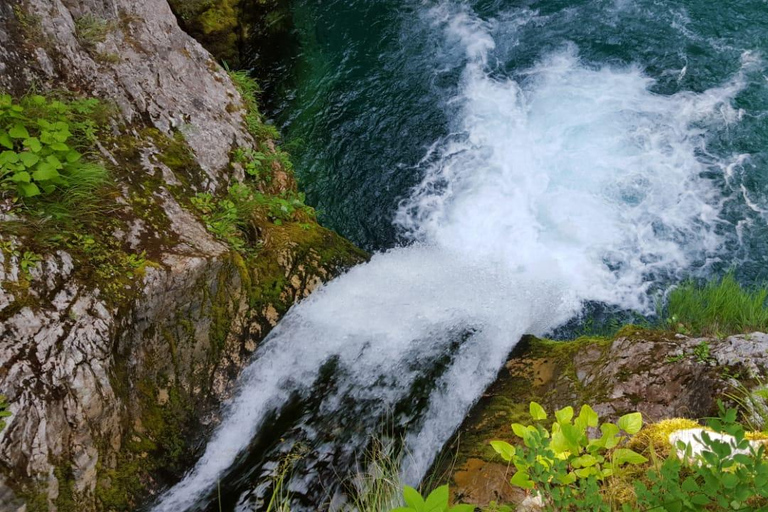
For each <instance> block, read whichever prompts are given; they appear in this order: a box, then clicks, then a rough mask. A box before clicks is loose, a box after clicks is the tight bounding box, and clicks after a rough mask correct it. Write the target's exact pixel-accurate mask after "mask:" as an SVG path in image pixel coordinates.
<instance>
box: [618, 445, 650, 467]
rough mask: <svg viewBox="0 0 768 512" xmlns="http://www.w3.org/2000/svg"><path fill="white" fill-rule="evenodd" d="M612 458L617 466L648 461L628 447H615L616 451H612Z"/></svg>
mask: <svg viewBox="0 0 768 512" xmlns="http://www.w3.org/2000/svg"><path fill="white" fill-rule="evenodd" d="M612 460H613V462H614V463H615V464H616V465H619V466H621V465H623V464H633V465H637V464H645V463H646V462H648V459H646V458H645V457H643V456H642V455H640V454H639V453H637V452H636V451H633V450H630V449H629V448H617V449H616V451H614V452H613V458H612Z"/></svg>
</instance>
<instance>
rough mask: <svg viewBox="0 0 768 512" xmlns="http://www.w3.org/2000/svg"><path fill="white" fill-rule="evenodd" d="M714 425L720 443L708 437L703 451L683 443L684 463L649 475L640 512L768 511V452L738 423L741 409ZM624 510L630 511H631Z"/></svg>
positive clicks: (669, 463) (670, 462)
mask: <svg viewBox="0 0 768 512" xmlns="http://www.w3.org/2000/svg"><path fill="white" fill-rule="evenodd" d="M719 406H720V416H719V417H718V418H716V419H713V420H711V421H710V422H709V426H710V428H711V429H712V430H713V431H714V432H716V433H721V434H725V435H726V436H730V437H729V438H727V437H726V438H723V439H718V438H717V437H716V436H714V435H712V434H710V433H708V432H706V431H702V433H701V437H700V442H701V444H702V449H701V450H700V451H697V452H698V453H695V452H694V450H693V449H692V446H691V445H685V444H683V443H678V446H677V448H678V449H679V450H680V451H681V452H683V453H684V457H683V458H682V459H681V458H678V457H675V456H670V457H668V458H667V459H666V460H664V461H663V462H662V463H660V464H656V465H655V466H654V467H652V468H651V469H649V470H648V473H647V479H648V483H645V482H643V481H637V482H636V483H635V493H636V495H637V507H638V508H639V509H640V510H665V511H669V512H681V511H685V512H688V511H698V510H768V463H767V462H766V460H765V458H764V455H765V447H764V446H763V445H762V444H761V445H759V447H757V448H756V447H755V446H754V445H753V444H752V443H750V442H749V440H748V439H747V438H746V432H745V431H744V428H743V427H742V426H741V425H740V424H738V423H737V422H736V416H737V412H736V410H735V409H730V410H725V408H724V407H723V405H722V403H720V404H719ZM624 510H627V511H629V510H630V508H629V507H628V506H627V507H625V508H624Z"/></svg>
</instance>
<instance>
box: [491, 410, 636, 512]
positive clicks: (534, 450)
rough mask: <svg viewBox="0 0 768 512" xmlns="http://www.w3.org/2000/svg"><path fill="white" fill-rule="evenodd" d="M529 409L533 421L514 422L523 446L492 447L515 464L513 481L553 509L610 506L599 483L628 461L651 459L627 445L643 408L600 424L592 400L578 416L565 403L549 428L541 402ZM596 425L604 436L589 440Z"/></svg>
mask: <svg viewBox="0 0 768 512" xmlns="http://www.w3.org/2000/svg"><path fill="white" fill-rule="evenodd" d="M530 413H531V417H532V418H533V420H534V422H536V424H535V425H529V426H524V425H521V424H519V423H515V424H513V425H512V430H513V432H514V433H515V435H516V436H517V437H519V438H520V439H522V441H523V444H524V446H523V447H517V448H516V447H514V446H512V445H510V444H509V443H507V442H504V441H492V442H491V446H492V447H493V449H494V450H495V451H496V452H497V453H498V454H499V455H501V457H502V458H503V459H504V460H505V461H507V462H510V463H512V464H513V465H514V466H515V468H517V472H516V473H515V474H514V476H513V477H512V479H511V480H510V483H512V484H513V485H515V486H518V487H522V488H523V489H529V490H531V491H533V492H534V493H535V494H536V495H537V496H538V497H540V498H541V499H542V500H543V501H544V502H545V503H546V504H548V506H550V507H551V508H552V509H554V510H609V509H610V508H609V507H608V505H607V504H606V503H605V501H604V500H603V498H602V495H601V494H600V484H601V482H603V481H604V480H606V479H607V478H609V477H611V476H613V475H615V474H616V473H617V472H619V471H621V469H622V468H623V467H624V466H626V465H638V464H644V463H646V462H648V459H647V458H645V457H644V456H642V455H640V454H639V453H637V452H635V451H633V450H631V449H630V448H627V447H626V444H627V443H628V441H629V436H630V435H633V434H637V433H638V432H639V431H640V429H641V428H642V425H643V420H642V416H641V415H640V414H639V413H632V414H628V415H626V416H622V417H621V418H620V419H619V421H618V423H617V424H613V423H603V424H602V425H600V424H599V418H598V415H597V413H596V412H595V411H594V410H593V409H592V408H591V407H589V406H588V405H585V406H583V407H582V408H581V411H580V412H579V415H578V416H576V417H574V410H573V408H572V407H566V408H564V409H561V410H559V411H557V412H555V421H554V422H553V423H552V427H551V430H547V429H545V428H544V427H543V426H542V425H541V422H542V421H544V420H547V413H546V412H545V411H544V409H543V408H542V407H541V406H540V405H539V404H537V403H536V402H531V404H530ZM598 428H599V431H600V432H601V433H602V435H601V436H600V437H599V438H596V439H590V438H589V436H588V429H598Z"/></svg>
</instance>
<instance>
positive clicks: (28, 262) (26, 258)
mask: <svg viewBox="0 0 768 512" xmlns="http://www.w3.org/2000/svg"><path fill="white" fill-rule="evenodd" d="M42 260H43V257H42V256H40V255H39V254H36V253H34V252H32V251H24V253H23V254H21V258H20V260H19V267H21V272H22V273H23V274H24V276H25V277H26V278H27V279H29V277H30V274H31V272H32V269H33V268H35V267H36V266H37V264H38V263H40V262H41V261H42Z"/></svg>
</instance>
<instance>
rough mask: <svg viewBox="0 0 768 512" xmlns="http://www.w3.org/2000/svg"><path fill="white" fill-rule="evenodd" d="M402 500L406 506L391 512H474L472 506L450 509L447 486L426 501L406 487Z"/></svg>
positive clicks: (439, 488) (417, 492) (433, 492)
mask: <svg viewBox="0 0 768 512" xmlns="http://www.w3.org/2000/svg"><path fill="white" fill-rule="evenodd" d="M403 498H404V499H405V503H406V505H407V506H405V507H399V508H396V509H394V510H393V511H392V512H472V511H473V510H475V507H474V506H472V505H456V506H454V507H451V506H450V504H449V493H448V486H447V485H443V486H441V487H438V488H437V489H435V490H434V491H432V492H431V493H430V495H429V496H427V498H426V499H424V498H422V497H421V494H419V491H417V490H416V489H414V488H413V487H408V486H407V485H406V486H405V487H404V489H403Z"/></svg>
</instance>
